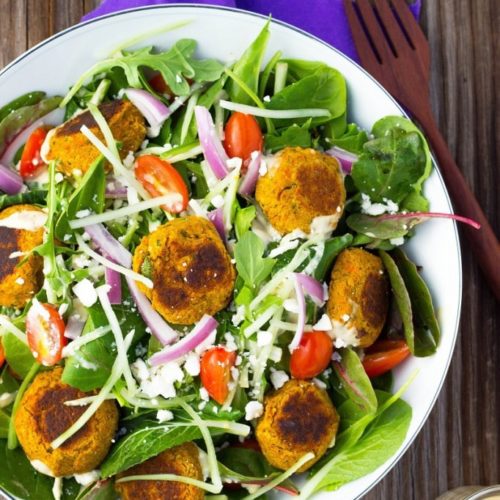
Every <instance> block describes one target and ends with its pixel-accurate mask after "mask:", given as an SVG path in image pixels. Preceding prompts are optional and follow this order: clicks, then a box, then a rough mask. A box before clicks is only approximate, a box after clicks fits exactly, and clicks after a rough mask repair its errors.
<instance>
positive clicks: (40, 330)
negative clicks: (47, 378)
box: [26, 301, 67, 366]
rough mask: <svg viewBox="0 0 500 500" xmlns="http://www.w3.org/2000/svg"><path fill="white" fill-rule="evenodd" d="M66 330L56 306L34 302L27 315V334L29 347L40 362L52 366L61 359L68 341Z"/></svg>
mask: <svg viewBox="0 0 500 500" xmlns="http://www.w3.org/2000/svg"><path fill="white" fill-rule="evenodd" d="M64 330H65V326H64V321H63V319H62V317H61V315H60V314H59V312H58V311H57V309H56V308H55V307H53V306H51V305H50V304H42V303H40V302H38V301H34V302H33V305H32V306H31V307H30V310H29V311H28V314H27V316H26V335H27V337H28V345H29V348H30V349H31V352H32V353H33V356H34V357H35V359H36V360H37V361H38V362H39V363H41V364H42V365H45V366H52V365H55V364H56V363H57V362H59V361H60V360H61V356H62V350H63V347H64V346H65V345H66V343H67V340H66V337H65V336H64Z"/></svg>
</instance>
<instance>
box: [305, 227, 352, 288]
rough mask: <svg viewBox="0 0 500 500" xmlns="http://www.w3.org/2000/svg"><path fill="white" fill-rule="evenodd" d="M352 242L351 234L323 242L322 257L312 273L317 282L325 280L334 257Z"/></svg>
mask: <svg viewBox="0 0 500 500" xmlns="http://www.w3.org/2000/svg"><path fill="white" fill-rule="evenodd" d="M352 240H353V238H352V234H349V233H347V234H344V235H343V236H335V237H333V238H330V239H329V240H326V241H325V249H324V250H323V255H322V257H321V260H320V261H319V263H318V265H317V267H316V270H315V271H314V277H315V278H316V279H317V280H319V281H324V280H325V279H326V277H327V275H328V272H329V271H330V269H331V268H332V265H333V261H334V260H335V257H337V255H338V254H339V253H340V252H341V251H342V250H344V248H347V247H348V246H350V245H351V244H352Z"/></svg>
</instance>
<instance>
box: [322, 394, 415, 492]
mask: <svg viewBox="0 0 500 500" xmlns="http://www.w3.org/2000/svg"><path fill="white" fill-rule="evenodd" d="M411 416H412V409H411V406H410V405H409V404H408V403H406V402H405V401H403V400H401V399H399V400H397V401H395V402H394V403H393V404H392V405H391V406H389V408H387V409H385V410H384V411H383V412H382V413H381V414H380V415H379V416H377V418H376V419H375V420H374V421H373V422H372V423H371V424H370V425H369V426H368V427H367V429H366V431H365V432H364V434H363V436H362V437H361V439H359V441H358V442H357V443H356V444H354V445H353V446H351V447H349V448H347V449H345V450H343V451H341V452H340V453H338V454H337V455H335V456H334V457H333V458H332V460H331V461H330V463H329V466H330V467H329V468H330V470H329V472H328V474H327V475H326V477H325V478H324V479H323V480H322V481H321V482H320V483H319V484H318V485H317V488H316V489H328V490H335V489H338V488H340V487H341V486H342V485H344V484H346V483H349V482H351V481H354V480H355V479H358V478H360V477H363V476H365V475H366V474H369V473H370V472H372V471H374V470H375V469H377V468H378V467H379V466H381V465H382V464H383V463H384V462H385V461H386V460H388V459H389V458H390V457H391V456H392V455H394V453H396V451H397V450H398V449H399V447H400V446H401V444H402V443H403V441H404V439H405V437H406V434H407V432H408V428H409V426H410V422H411Z"/></svg>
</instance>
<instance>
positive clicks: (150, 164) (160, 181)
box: [135, 155, 189, 214]
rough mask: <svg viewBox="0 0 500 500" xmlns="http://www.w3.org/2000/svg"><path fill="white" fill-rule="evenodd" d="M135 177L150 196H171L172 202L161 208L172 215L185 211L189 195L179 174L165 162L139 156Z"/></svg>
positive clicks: (154, 157)
mask: <svg viewBox="0 0 500 500" xmlns="http://www.w3.org/2000/svg"><path fill="white" fill-rule="evenodd" d="M135 176H136V177H137V179H139V181H140V182H141V184H142V185H143V186H144V188H145V189H146V191H147V192H148V193H149V194H150V195H151V196H164V195H167V194H170V195H172V201H171V202H169V203H168V204H166V205H163V208H164V209H165V210H166V211H167V212H170V213H172V214H178V213H179V212H182V211H183V210H185V209H186V207H187V204H188V201H189V193H188V188H187V186H186V183H185V182H184V179H183V178H182V176H181V174H179V172H177V170H175V168H174V167H172V165H171V164H170V163H169V162H168V161H165V160H162V159H160V158H158V157H157V156H153V155H144V156H139V158H138V159H137V162H136V164H135Z"/></svg>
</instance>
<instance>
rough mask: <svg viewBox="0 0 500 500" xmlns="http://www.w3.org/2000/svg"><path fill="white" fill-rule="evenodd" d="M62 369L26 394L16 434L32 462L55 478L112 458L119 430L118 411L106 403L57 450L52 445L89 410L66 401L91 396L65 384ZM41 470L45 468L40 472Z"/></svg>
mask: <svg viewBox="0 0 500 500" xmlns="http://www.w3.org/2000/svg"><path fill="white" fill-rule="evenodd" d="M62 372H63V369H62V367H57V368H54V369H53V370H51V371H46V372H41V373H39V374H38V375H37V376H36V377H35V379H34V381H33V383H32V384H31V385H30V387H29V388H28V390H27V391H26V392H25V393H24V395H23V398H22V400H21V405H20V406H19V409H18V411H17V413H16V416H15V420H14V423H15V429H16V434H17V437H18V439H19V442H20V443H21V446H22V447H23V450H24V452H25V453H26V456H27V457H28V459H29V460H31V461H32V462H33V461H39V462H41V463H42V464H43V466H44V467H43V469H45V470H46V469H49V470H50V472H51V474H52V475H53V476H55V477H62V476H71V475H73V474H82V473H84V472H90V471H91V470H94V469H95V468H97V467H98V466H99V464H100V463H101V462H102V461H103V460H104V458H105V457H106V455H107V454H108V451H109V448H110V446H111V440H112V439H113V437H114V435H115V433H116V430H117V427H118V408H117V406H116V403H115V402H114V401H111V400H107V401H104V403H103V404H102V405H101V406H100V407H99V409H98V410H97V412H96V413H94V415H93V416H92V417H91V419H90V420H89V421H88V422H87V423H86V424H85V425H84V426H83V427H82V428H81V429H80V430H79V431H78V432H77V433H76V434H74V435H73V436H72V437H71V438H69V439H68V440H67V441H66V442H65V443H64V444H62V445H61V446H60V447H59V448H56V449H55V450H54V449H52V447H51V446H50V443H51V442H52V441H53V440H54V439H56V438H57V437H58V436H60V435H61V434H62V433H63V432H64V431H65V430H66V429H68V428H69V427H70V426H71V425H73V424H74V423H75V422H76V420H77V419H78V418H80V416H81V415H82V413H83V412H84V411H85V410H86V409H87V407H85V406H67V405H65V404H64V402H65V401H70V400H72V399H79V398H82V397H85V396H88V394H86V393H84V392H82V391H80V390H78V389H75V388H74V387H71V386H69V385H66V384H64V383H63V382H62V381H61V376H62ZM40 470H41V468H40Z"/></svg>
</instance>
